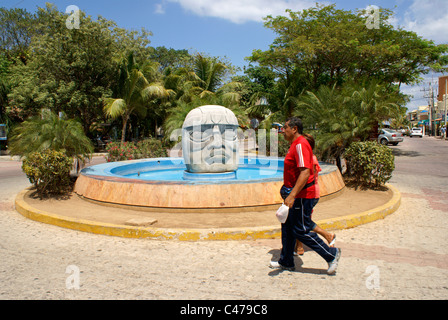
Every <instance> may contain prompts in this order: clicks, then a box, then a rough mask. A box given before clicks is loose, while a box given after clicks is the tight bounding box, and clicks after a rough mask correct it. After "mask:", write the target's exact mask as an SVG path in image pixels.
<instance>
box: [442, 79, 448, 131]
mask: <svg viewBox="0 0 448 320" xmlns="http://www.w3.org/2000/svg"><path fill="white" fill-rule="evenodd" d="M447 99H448V78H445V115H444V117H445V139H446V136H447V132H446V129H448V127H447V126H446V118H447V116H446V100H447ZM442 139H443V137H442Z"/></svg>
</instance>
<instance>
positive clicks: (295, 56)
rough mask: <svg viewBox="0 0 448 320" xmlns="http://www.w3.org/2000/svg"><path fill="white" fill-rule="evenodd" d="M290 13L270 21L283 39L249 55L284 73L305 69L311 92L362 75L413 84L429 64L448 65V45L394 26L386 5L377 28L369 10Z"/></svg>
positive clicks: (331, 8)
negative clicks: (369, 25)
mask: <svg viewBox="0 0 448 320" xmlns="http://www.w3.org/2000/svg"><path fill="white" fill-rule="evenodd" d="M287 12H288V14H289V15H288V16H287V17H285V16H278V17H275V18H274V17H272V16H268V17H267V18H266V19H265V26H266V27H267V28H269V29H271V30H273V31H274V32H275V33H276V34H277V35H278V37H277V38H276V39H275V40H274V42H273V43H272V45H271V46H270V49H269V50H267V51H261V50H254V52H253V54H252V56H251V57H250V58H249V59H250V61H253V62H258V63H259V64H260V65H264V66H270V67H271V68H273V70H275V71H276V72H277V73H278V74H279V76H283V77H288V76H289V75H290V74H291V73H292V72H296V73H300V75H301V77H303V78H304V79H305V82H306V84H307V87H306V88H305V89H307V90H317V89H318V88H319V87H320V86H321V85H333V84H336V85H340V84H342V83H343V82H345V81H348V80H355V81H361V80H363V79H376V80H378V81H381V82H384V83H387V84H390V85H391V84H392V83H399V84H402V83H405V84H411V83H414V82H415V81H416V80H418V78H419V76H420V75H421V74H423V73H425V72H428V70H429V68H431V67H432V68H437V69H438V70H443V69H444V70H446V67H447V65H448V61H447V57H446V56H445V54H446V53H447V52H448V45H435V44H434V42H433V41H430V40H425V39H422V38H421V37H419V36H418V35H417V34H416V33H414V32H411V31H405V30H403V29H400V28H395V27H393V26H392V25H391V24H390V22H389V18H390V17H391V15H392V11H390V10H388V9H381V11H380V21H381V24H380V27H379V28H378V29H375V28H374V29H369V28H367V27H366V18H365V11H364V10H360V11H357V12H353V11H349V10H340V9H336V5H335V4H333V5H328V6H322V5H317V7H313V8H309V9H305V10H303V11H299V12H293V11H291V10H287ZM398 88H399V87H398Z"/></svg>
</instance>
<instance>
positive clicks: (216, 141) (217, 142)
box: [210, 125, 222, 148]
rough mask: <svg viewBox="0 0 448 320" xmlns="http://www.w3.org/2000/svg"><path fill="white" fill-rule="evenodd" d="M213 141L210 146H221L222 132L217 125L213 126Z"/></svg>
mask: <svg viewBox="0 0 448 320" xmlns="http://www.w3.org/2000/svg"><path fill="white" fill-rule="evenodd" d="M212 135H213V141H212V143H211V145H210V146H211V147H212V148H221V147H222V134H221V130H220V129H219V126H218V125H215V126H213V131H212Z"/></svg>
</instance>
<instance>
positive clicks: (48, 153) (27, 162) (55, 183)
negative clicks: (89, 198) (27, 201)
mask: <svg viewBox="0 0 448 320" xmlns="http://www.w3.org/2000/svg"><path fill="white" fill-rule="evenodd" d="M72 165H73V160H72V159H71V158H69V157H67V156H66V155H65V153H64V152H60V151H55V150H51V149H46V150H44V151H42V152H34V153H31V154H29V155H28V156H27V157H26V158H25V159H24V160H23V163H22V170H23V172H25V174H26V176H27V177H28V179H29V180H30V182H31V183H32V184H33V185H34V187H35V188H36V191H37V194H38V195H39V197H40V198H41V199H42V198H43V197H45V196H49V195H60V194H64V193H66V192H68V191H70V185H71V183H70V170H71V168H72Z"/></svg>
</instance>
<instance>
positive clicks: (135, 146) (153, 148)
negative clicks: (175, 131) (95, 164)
mask: <svg viewBox="0 0 448 320" xmlns="http://www.w3.org/2000/svg"><path fill="white" fill-rule="evenodd" d="M106 150H107V152H108V155H107V156H106V160H107V162H115V161H124V160H136V159H147V158H162V157H166V156H167V151H166V149H165V147H164V146H163V145H162V142H161V141H160V140H157V139H154V138H148V139H145V140H141V141H139V142H137V143H134V142H124V143H121V142H110V143H108V144H107V146H106Z"/></svg>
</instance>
